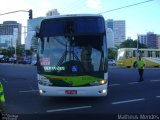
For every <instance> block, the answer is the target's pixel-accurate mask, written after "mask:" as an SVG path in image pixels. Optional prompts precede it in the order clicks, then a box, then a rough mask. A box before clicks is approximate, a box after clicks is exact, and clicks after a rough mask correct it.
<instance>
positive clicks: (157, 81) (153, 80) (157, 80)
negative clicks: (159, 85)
mask: <svg viewBox="0 0 160 120" xmlns="http://www.w3.org/2000/svg"><path fill="white" fill-rule="evenodd" d="M151 82H160V80H151Z"/></svg>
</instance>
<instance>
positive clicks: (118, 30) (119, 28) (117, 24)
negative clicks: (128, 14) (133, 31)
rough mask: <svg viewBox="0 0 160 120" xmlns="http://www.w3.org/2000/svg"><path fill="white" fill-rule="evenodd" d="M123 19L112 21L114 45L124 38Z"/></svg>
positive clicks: (117, 44)
mask: <svg viewBox="0 0 160 120" xmlns="http://www.w3.org/2000/svg"><path fill="white" fill-rule="evenodd" d="M125 26H126V25H125V20H115V21H114V22H113V32H114V45H115V46H116V47H117V46H119V45H120V44H121V43H122V42H124V41H125V40H126V28H125Z"/></svg>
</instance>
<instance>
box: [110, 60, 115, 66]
mask: <svg viewBox="0 0 160 120" xmlns="http://www.w3.org/2000/svg"><path fill="white" fill-rule="evenodd" d="M108 65H112V66H115V65H116V61H115V60H114V59H108Z"/></svg>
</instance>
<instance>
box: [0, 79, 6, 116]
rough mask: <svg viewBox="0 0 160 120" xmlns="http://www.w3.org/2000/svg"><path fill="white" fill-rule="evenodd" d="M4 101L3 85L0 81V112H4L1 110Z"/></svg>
mask: <svg viewBox="0 0 160 120" xmlns="http://www.w3.org/2000/svg"><path fill="white" fill-rule="evenodd" d="M4 103H5V98H4V91H3V85H2V83H1V82H0V113H2V112H4V111H3V107H4Z"/></svg>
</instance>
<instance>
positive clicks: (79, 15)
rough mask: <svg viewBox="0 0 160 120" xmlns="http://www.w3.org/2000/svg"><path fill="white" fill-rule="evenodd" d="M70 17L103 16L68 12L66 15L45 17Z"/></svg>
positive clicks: (48, 17)
mask: <svg viewBox="0 0 160 120" xmlns="http://www.w3.org/2000/svg"><path fill="white" fill-rule="evenodd" d="M68 17H71V18H73V17H103V16H102V15H100V14H66V15H53V16H47V17H45V18H44V20H45V19H54V18H68Z"/></svg>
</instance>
